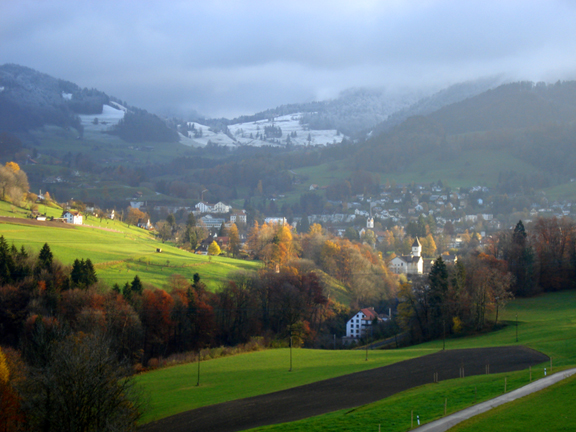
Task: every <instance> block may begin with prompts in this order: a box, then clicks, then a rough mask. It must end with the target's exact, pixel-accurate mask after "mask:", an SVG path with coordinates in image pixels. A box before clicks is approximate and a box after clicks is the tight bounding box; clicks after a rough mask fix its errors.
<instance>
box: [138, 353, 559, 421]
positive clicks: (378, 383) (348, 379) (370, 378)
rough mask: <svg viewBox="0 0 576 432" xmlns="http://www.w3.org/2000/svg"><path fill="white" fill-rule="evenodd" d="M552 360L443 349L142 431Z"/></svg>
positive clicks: (254, 417)
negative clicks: (487, 366)
mask: <svg viewBox="0 0 576 432" xmlns="http://www.w3.org/2000/svg"><path fill="white" fill-rule="evenodd" d="M547 360H549V358H548V356H546V355H544V354H542V353H539V352H537V351H534V350H532V349H529V348H526V347H523V346H514V347H499V348H477V349H462V350H448V351H440V352H438V353H436V354H430V355H427V356H423V357H418V358H415V359H411V360H406V361H403V362H399V363H394V364H392V365H389V366H384V367H381V368H376V369H371V370H367V371H363V372H357V373H354V374H350V375H345V376H341V377H337V378H332V379H328V380H325V381H319V382H316V383H312V384H308V385H305V386H300V387H295V388H292V389H288V390H283V391H280V392H276V393H270V394H265V395H261V396H256V397H252V398H247V399H240V400H235V401H231V402H225V403H221V404H217V405H211V406H206V407H202V408H198V409H195V410H191V411H186V412H183V413H180V414H176V415H174V416H171V417H167V418H165V419H162V420H158V421H155V422H151V423H148V424H146V425H144V426H142V428H141V429H140V430H141V431H143V432H161V431H170V432H194V431H198V432H200V431H203V432H233V431H241V430H246V429H251V428H255V427H258V426H264V425H269V424H276V423H284V422H290V421H295V420H300V419H303V418H307V417H312V416H317V415H320V414H325V413H328V412H331V411H337V410H340V409H347V408H354V407H357V406H361V405H365V404H368V403H372V402H376V401H378V400H380V399H384V398H386V397H388V396H392V395H393V394H395V393H399V392H401V391H404V390H408V389H410V388H412V387H417V386H420V385H423V384H427V383H430V382H432V381H433V376H434V374H435V373H437V374H438V379H439V380H440V381H442V380H446V379H453V378H458V377H460V373H461V368H463V370H464V374H465V376H470V375H480V374H484V373H486V365H489V371H490V373H501V372H510V371H516V370H522V369H526V368H528V366H534V365H536V364H539V363H542V362H545V361H547Z"/></svg>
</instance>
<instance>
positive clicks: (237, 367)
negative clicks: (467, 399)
mask: <svg viewBox="0 0 576 432" xmlns="http://www.w3.org/2000/svg"><path fill="white" fill-rule="evenodd" d="M292 352H293V360H292V361H293V370H292V372H289V371H288V369H289V366H290V352H289V349H287V348H281V349H273V350H266V351H259V352H254V353H249V354H241V355H237V356H233V357H225V358H219V359H215V360H210V361H205V362H202V363H201V379H200V381H201V385H200V386H199V387H198V386H196V383H197V379H198V366H197V364H195V363H192V364H184V365H179V366H173V367H169V368H165V369H159V370H157V371H154V372H148V373H145V374H142V375H140V376H139V377H138V382H139V383H140V384H141V385H142V388H143V390H144V394H145V395H147V396H148V397H149V401H148V402H149V409H148V410H147V411H146V413H145V415H144V418H143V420H142V421H143V422H144V423H145V422H148V421H152V420H156V419H159V418H163V417H167V416H169V415H172V414H176V413H179V412H182V411H186V410H189V409H194V408H199V407H201V406H206V405H212V404H216V403H220V402H225V401H229V400H234V399H240V398H245V397H250V396H256V395H259V394H263V393H271V392H275V391H279V390H284V389H287V388H291V387H296V386H300V385H304V384H308V383H311V382H315V381H319V380H323V379H328V378H333V377H336V376H341V375H346V374H349V373H353V372H358V371H362V370H366V369H372V368H375V367H380V366H386V365H388V364H391V363H395V362H398V361H402V360H407V359H409V358H413V357H418V356H422V355H426V354H430V353H431V352H434V351H433V350H431V349H428V348H420V347H418V348H414V349H405V350H397V351H371V352H370V354H369V360H368V361H366V360H365V352H364V351H349V350H346V351H327V350H308V349H294V350H293V351H292Z"/></svg>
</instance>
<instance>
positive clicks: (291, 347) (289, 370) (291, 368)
mask: <svg viewBox="0 0 576 432" xmlns="http://www.w3.org/2000/svg"><path fill="white" fill-rule="evenodd" d="M288 372H292V328H290V370H289V371H288Z"/></svg>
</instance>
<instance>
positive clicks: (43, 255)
mask: <svg viewBox="0 0 576 432" xmlns="http://www.w3.org/2000/svg"><path fill="white" fill-rule="evenodd" d="M53 259H54V257H53V255H52V251H51V250H50V246H48V243H44V246H42V249H40V255H38V261H37V264H36V269H37V271H38V272H39V271H42V270H50V268H51V267H52V260H53Z"/></svg>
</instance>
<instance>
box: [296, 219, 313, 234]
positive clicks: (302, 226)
mask: <svg viewBox="0 0 576 432" xmlns="http://www.w3.org/2000/svg"><path fill="white" fill-rule="evenodd" d="M308 231H310V222H308V216H306V215H304V216H303V217H302V219H301V220H300V222H298V232H299V233H300V234H308Z"/></svg>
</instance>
